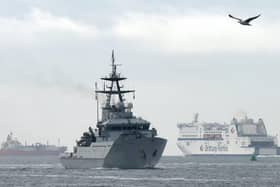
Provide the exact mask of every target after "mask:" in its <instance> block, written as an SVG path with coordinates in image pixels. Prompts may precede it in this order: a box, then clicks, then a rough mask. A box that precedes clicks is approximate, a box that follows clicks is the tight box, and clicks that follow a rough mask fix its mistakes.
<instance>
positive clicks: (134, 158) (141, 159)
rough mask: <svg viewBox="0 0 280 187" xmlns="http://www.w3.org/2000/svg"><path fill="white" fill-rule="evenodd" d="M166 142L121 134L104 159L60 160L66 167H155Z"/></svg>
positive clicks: (71, 158) (62, 158) (68, 158)
mask: <svg viewBox="0 0 280 187" xmlns="http://www.w3.org/2000/svg"><path fill="white" fill-rule="evenodd" d="M166 142H167V140H166V139H163V138H158V137H145V136H140V137H139V136H138V135H135V134H133V135H121V136H120V137H119V138H118V139H117V140H116V141H115V142H114V144H113V145H112V147H111V149H110V151H109V152H108V154H107V155H106V157H105V158H104V159H102V158H100V159H95V158H75V157H61V158H60V161H61V164H62V165H63V166H64V168H66V169H87V168H100V167H104V168H120V169H143V168H153V167H155V165H156V164H157V163H158V162H159V160H160V158H161V156H162V153H163V151H164V148H165V145H166Z"/></svg>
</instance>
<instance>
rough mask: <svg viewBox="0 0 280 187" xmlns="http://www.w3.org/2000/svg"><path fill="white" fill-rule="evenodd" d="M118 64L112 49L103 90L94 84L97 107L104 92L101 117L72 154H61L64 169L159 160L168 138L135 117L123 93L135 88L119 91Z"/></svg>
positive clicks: (152, 164) (130, 166)
mask: <svg viewBox="0 0 280 187" xmlns="http://www.w3.org/2000/svg"><path fill="white" fill-rule="evenodd" d="M117 65H118V64H115V58H114V51H112V72H111V73H110V74H109V76H107V77H103V78H101V80H103V81H104V89H103V90H98V89H97V84H96V90H95V93H96V100H97V108H99V107H98V96H99V94H105V95H106V100H105V104H103V106H102V112H101V113H102V117H101V120H100V121H99V120H98V122H97V125H96V129H95V130H93V129H92V127H89V132H84V133H83V136H82V137H81V138H80V140H79V141H77V145H76V146H75V147H74V151H73V152H72V153H67V154H64V155H62V156H61V157H60V160H61V163H62V165H63V166H64V167H65V168H96V167H104V168H123V169H141V168H153V167H155V165H156V164H157V163H158V162H159V160H160V158H161V156H162V153H163V151H164V148H165V145H166V142H167V140H166V139H164V138H160V137H157V130H156V129H155V128H150V122H149V121H146V120H144V119H142V118H141V117H135V116H134V114H133V112H132V107H133V105H132V103H126V102H125V99H124V94H127V93H134V92H135V90H122V88H123V86H122V85H121V84H120V81H123V80H125V79H126V78H125V77H122V76H121V74H120V73H118V72H117ZM105 83H106V84H105ZM108 83H109V84H108ZM98 113H99V112H98V110H97V119H99V117H98Z"/></svg>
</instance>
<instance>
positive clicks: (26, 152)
mask: <svg viewBox="0 0 280 187" xmlns="http://www.w3.org/2000/svg"><path fill="white" fill-rule="evenodd" d="M66 149H67V147H65V146H55V145H47V144H41V143H35V144H32V145H23V144H22V143H20V142H19V141H18V140H17V139H16V138H14V137H13V133H10V134H9V135H8V136H7V139H6V141H5V142H3V143H2V146H1V149H0V156H42V155H46V156H47V155H59V154H61V153H63V152H65V151H66Z"/></svg>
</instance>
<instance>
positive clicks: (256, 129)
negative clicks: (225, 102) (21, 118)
mask: <svg viewBox="0 0 280 187" xmlns="http://www.w3.org/2000/svg"><path fill="white" fill-rule="evenodd" d="M177 126H178V128H179V137H178V139H177V145H178V147H179V149H180V150H181V151H182V152H183V154H184V155H253V154H257V155H259V154H262V155H263V154H265V155H274V154H277V152H278V148H277V137H273V136H268V135H267V132H266V128H265V125H264V122H263V120H262V119H259V120H258V121H257V122H254V120H253V119H249V118H247V117H245V118H244V119H240V120H237V119H236V118H233V120H232V121H231V123H230V124H221V123H215V122H214V123H209V122H199V121H198V114H196V116H195V119H194V121H193V122H191V123H181V124H178V125H177Z"/></svg>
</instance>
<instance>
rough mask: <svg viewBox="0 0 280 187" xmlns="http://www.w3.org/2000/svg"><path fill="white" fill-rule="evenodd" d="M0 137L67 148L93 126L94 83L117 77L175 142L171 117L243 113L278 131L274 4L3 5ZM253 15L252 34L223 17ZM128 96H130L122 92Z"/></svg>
mask: <svg viewBox="0 0 280 187" xmlns="http://www.w3.org/2000/svg"><path fill="white" fill-rule="evenodd" d="M0 2H1V6H0V113H1V115H0V116H1V117H0V127H1V131H0V139H1V141H4V140H5V138H6V135H7V134H8V133H9V132H11V131H12V132H13V133H14V134H15V135H16V136H17V137H18V139H19V140H20V141H22V142H24V141H27V143H34V142H38V141H40V142H46V141H49V142H50V143H53V144H56V143H57V140H58V138H60V140H61V143H62V144H65V145H67V146H69V147H71V146H72V145H74V142H75V140H76V139H78V138H79V137H80V136H81V133H82V132H83V131H85V130H87V128H88V126H89V125H93V126H94V125H95V122H96V103H95V101H94V95H93V91H94V90H93V88H94V82H95V81H97V80H98V79H99V78H100V77H101V76H103V75H105V74H107V73H108V72H109V71H110V66H109V65H110V55H111V54H110V53H111V50H112V49H115V53H116V61H117V63H120V64H122V66H121V67H120V69H119V70H120V71H121V72H122V74H124V75H125V76H127V77H128V78H129V79H128V80H127V81H126V84H125V86H126V88H131V89H136V100H134V101H133V102H134V112H135V114H136V115H137V116H141V117H143V118H145V119H147V120H149V121H151V123H152V124H153V126H154V127H156V128H157V129H158V131H159V134H160V136H163V137H166V138H168V146H167V148H166V151H165V154H166V155H167V154H168V155H170V154H173V155H174V154H181V153H180V151H179V150H178V149H177V147H176V138H177V135H178V130H177V127H176V124H177V123H178V122H189V121H191V120H192V118H193V114H194V113H195V112H199V113H200V119H201V120H202V121H218V122H229V121H230V120H231V118H232V117H233V116H235V115H239V114H240V113H244V112H245V113H247V114H248V116H249V117H252V118H254V119H256V120H257V119H258V118H263V119H264V121H265V123H266V125H267V130H268V131H269V133H271V134H273V135H275V134H279V133H280V125H279V124H280V117H279V111H280V110H279V109H280V87H279V85H278V84H279V80H280V74H279V69H280V62H279V57H280V53H279V52H280V45H279V43H280V37H279V36H278V35H279V33H280V13H279V8H280V3H279V2H278V1H272V0H271V1H269V2H268V1H262V0H248V1H241V0H240V1H237V0H227V1H222V0H213V1H211V3H210V1H209V2H208V1H195V0H188V1H183V0H173V1H167V0H163V1H162V0H161V1H159V0H154V1H148V0H142V1H135V0H122V1H121V0H112V1H106V0H105V1H92V0H82V1H76V0H59V1H58V0H48V1H46V0H10V1H9V2H7V1H4V0H1V1H0ZM229 13H231V14H233V15H236V16H240V17H249V16H254V15H256V14H259V13H261V14H262V16H261V17H260V18H259V19H257V20H254V21H253V22H252V24H253V26H252V27H245V26H241V25H239V24H237V23H236V21H235V20H232V19H230V18H228V17H227V15H228V14H229ZM129 99H131V98H130V97H129Z"/></svg>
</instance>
